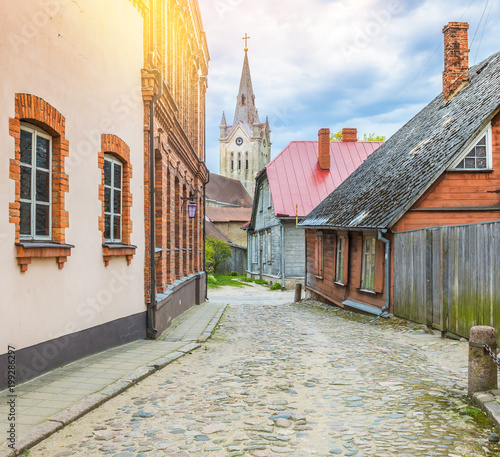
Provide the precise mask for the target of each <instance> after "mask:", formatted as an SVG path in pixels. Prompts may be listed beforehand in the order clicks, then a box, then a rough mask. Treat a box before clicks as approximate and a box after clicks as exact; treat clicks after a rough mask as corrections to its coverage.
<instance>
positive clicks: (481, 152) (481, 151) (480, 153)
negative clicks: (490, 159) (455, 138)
mask: <svg viewBox="0 0 500 457" xmlns="http://www.w3.org/2000/svg"><path fill="white" fill-rule="evenodd" d="M474 149H475V150H476V157H486V146H476V147H475V148H474Z"/></svg>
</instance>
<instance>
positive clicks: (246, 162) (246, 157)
mask: <svg viewBox="0 0 500 457" xmlns="http://www.w3.org/2000/svg"><path fill="white" fill-rule="evenodd" d="M245 170H248V152H246V153H245Z"/></svg>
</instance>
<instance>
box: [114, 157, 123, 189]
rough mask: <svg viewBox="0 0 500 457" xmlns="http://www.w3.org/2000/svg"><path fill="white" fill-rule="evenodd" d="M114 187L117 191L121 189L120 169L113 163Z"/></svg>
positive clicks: (119, 166)
mask: <svg viewBox="0 0 500 457" xmlns="http://www.w3.org/2000/svg"><path fill="white" fill-rule="evenodd" d="M113 165H114V167H115V187H116V188H118V189H121V188H122V167H121V165H119V164H117V163H115V164H113Z"/></svg>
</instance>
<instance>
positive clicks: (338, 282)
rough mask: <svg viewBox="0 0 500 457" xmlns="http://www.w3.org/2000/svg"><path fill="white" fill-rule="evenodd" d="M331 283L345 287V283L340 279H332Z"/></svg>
mask: <svg viewBox="0 0 500 457" xmlns="http://www.w3.org/2000/svg"><path fill="white" fill-rule="evenodd" d="M333 283H334V284H337V286H342V287H347V284H344V283H343V282H340V281H333Z"/></svg>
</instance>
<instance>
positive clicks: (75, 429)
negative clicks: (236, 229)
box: [30, 302, 498, 457]
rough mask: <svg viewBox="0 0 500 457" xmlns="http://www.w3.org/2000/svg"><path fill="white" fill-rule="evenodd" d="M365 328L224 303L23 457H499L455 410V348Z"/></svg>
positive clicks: (397, 331)
mask: <svg viewBox="0 0 500 457" xmlns="http://www.w3.org/2000/svg"><path fill="white" fill-rule="evenodd" d="M369 320H370V319H369V318H368V317H364V316H357V315H352V314H350V313H347V312H344V311H342V310H339V309H337V308H334V307H327V306H326V305H321V304H319V303H314V302H305V303H303V304H290V305H236V306H230V307H228V309H227V311H226V314H225V316H224V318H223V320H222V323H221V325H220V327H219V329H218V330H217V331H216V332H215V334H214V336H213V337H212V339H211V340H209V341H207V342H206V343H204V345H203V346H202V348H201V349H199V350H198V351H196V352H194V353H192V354H191V355H188V356H187V357H184V358H182V359H180V360H179V361H178V362H175V363H173V364H171V365H169V366H167V367H166V368H165V369H163V370H162V371H160V372H158V373H157V374H155V375H153V376H151V377H149V378H147V379H146V380H144V381H143V382H141V383H140V384H138V385H137V386H135V387H133V388H131V389H129V390H128V391H126V392H125V393H124V394H121V395H119V396H118V397H116V398H114V399H113V400H111V401H109V402H108V403H106V404H104V405H103V406H101V407H100V408H98V409H97V410H95V411H93V412H92V413H90V414H88V415H87V416H85V417H83V418H82V419H80V420H79V421H77V422H75V423H74V424H72V425H70V426H68V427H66V428H65V429H63V430H61V431H60V432H58V433H57V434H55V435H53V436H52V437H50V438H49V439H47V440H46V441H44V442H42V443H40V444H39V445H38V446H36V447H34V448H33V449H31V452H30V457H42V456H50V457H66V456H75V457H78V456H101V455H110V456H114V457H159V456H175V457H189V456H210V457H222V456H230V457H233V456H234V457H236V456H255V457H268V456H269V457H270V456H290V457H295V456H297V457H298V456H308V455H317V456H327V455H339V456H357V457H362V456H376V457H385V456H399V457H406V456H425V457H427V456H449V457H457V456H460V457H464V456H469V457H473V456H489V455H498V445H496V444H491V443H488V436H489V435H490V433H491V431H492V425H491V423H490V422H489V421H487V420H485V421H483V422H479V421H478V420H474V419H473V418H472V416H473V415H474V414H472V413H471V412H474V411H476V410H474V409H473V407H472V405H471V404H470V403H469V402H468V401H467V397H466V393H467V390H466V381H467V371H466V367H467V344H466V343H461V342H458V341H453V340H442V339H440V338H437V337H435V336H430V335H428V334H426V333H425V332H423V331H422V330H421V329H418V328H413V327H412V326H411V325H407V324H403V323H401V321H398V320H382V319H379V320H378V321H377V322H375V323H373V324H370V323H369ZM398 324H399V325H398ZM495 446H496V448H495Z"/></svg>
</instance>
